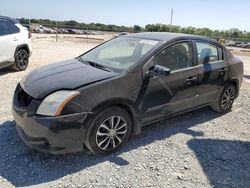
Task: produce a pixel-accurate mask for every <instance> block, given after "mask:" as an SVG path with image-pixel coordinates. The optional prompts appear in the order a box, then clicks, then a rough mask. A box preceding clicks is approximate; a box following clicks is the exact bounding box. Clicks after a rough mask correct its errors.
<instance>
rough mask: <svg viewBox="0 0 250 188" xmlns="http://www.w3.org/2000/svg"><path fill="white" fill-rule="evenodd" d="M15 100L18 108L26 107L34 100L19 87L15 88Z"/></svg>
mask: <svg viewBox="0 0 250 188" xmlns="http://www.w3.org/2000/svg"><path fill="white" fill-rule="evenodd" d="M17 87H18V89H17V100H18V104H19V106H20V107H28V106H29V104H30V103H31V101H32V100H33V99H34V98H33V97H31V96H30V95H29V94H27V93H26V92H25V91H24V90H23V89H22V88H21V86H20V85H18V86H17Z"/></svg>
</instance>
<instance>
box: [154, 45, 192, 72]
mask: <svg viewBox="0 0 250 188" xmlns="http://www.w3.org/2000/svg"><path fill="white" fill-rule="evenodd" d="M155 64H157V65H162V66H165V67H167V68H169V69H170V70H171V71H174V70H179V69H183V68H187V67H191V66H193V44H192V42H181V43H177V44H173V45H171V46H169V47H167V48H166V49H164V50H163V51H162V52H161V53H160V54H158V55H157V56H156V57H155Z"/></svg>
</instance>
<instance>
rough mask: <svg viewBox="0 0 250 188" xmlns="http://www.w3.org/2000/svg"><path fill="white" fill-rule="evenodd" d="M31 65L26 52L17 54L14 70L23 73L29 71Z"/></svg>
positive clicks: (22, 50)
mask: <svg viewBox="0 0 250 188" xmlns="http://www.w3.org/2000/svg"><path fill="white" fill-rule="evenodd" d="M28 64H29V54H28V52H27V51H26V50H24V49H20V50H18V51H17V52H16V54H15V63H14V64H13V65H12V68H13V69H14V70H17V71H23V70H25V69H27V67H28Z"/></svg>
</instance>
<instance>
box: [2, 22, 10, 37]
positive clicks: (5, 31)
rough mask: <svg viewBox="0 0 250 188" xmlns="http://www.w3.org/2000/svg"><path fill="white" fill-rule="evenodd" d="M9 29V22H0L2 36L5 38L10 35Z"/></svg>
mask: <svg viewBox="0 0 250 188" xmlns="http://www.w3.org/2000/svg"><path fill="white" fill-rule="evenodd" d="M9 34H10V31H9V27H8V22H7V21H5V20H0V36H5V35H9Z"/></svg>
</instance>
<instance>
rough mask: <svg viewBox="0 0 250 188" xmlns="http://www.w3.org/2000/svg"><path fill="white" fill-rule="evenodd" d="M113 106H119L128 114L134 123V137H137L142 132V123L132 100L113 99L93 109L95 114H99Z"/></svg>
mask: <svg viewBox="0 0 250 188" xmlns="http://www.w3.org/2000/svg"><path fill="white" fill-rule="evenodd" d="M112 106H118V107H120V108H122V109H124V110H126V111H127V112H128V114H129V115H130V118H131V121H132V135H137V134H139V133H140V132H141V121H140V117H139V113H138V109H137V107H136V105H135V103H133V102H132V101H130V100H127V99H112V100H108V101H104V102H102V103H101V104H98V105H97V106H96V107H94V108H93V110H92V112H93V114H94V115H95V114H98V113H99V112H100V111H102V110H103V109H106V108H110V107H112Z"/></svg>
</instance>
